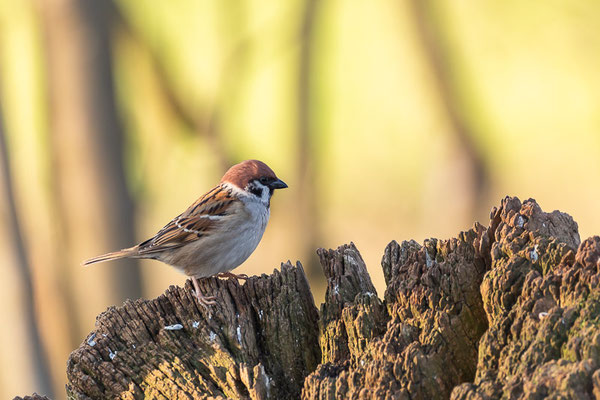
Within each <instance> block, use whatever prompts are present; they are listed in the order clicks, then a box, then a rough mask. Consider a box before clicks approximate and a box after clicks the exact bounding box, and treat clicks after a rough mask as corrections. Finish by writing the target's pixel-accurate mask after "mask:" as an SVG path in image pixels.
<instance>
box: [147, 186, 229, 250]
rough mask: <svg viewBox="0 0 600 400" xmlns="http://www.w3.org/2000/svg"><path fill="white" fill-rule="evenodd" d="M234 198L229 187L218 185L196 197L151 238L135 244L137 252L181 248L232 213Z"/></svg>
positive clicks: (212, 228)
mask: <svg viewBox="0 0 600 400" xmlns="http://www.w3.org/2000/svg"><path fill="white" fill-rule="evenodd" d="M236 202H239V200H236V199H235V198H234V197H233V196H232V195H231V192H230V191H229V190H227V189H226V188H224V187H223V186H221V185H219V186H217V187H215V188H214V189H213V190H211V191H210V192H208V193H206V194H205V195H204V196H202V197H200V198H199V199H198V200H197V201H196V202H195V203H194V204H192V205H191V206H190V207H189V208H188V209H187V210H185V211H184V212H183V213H182V214H181V215H179V216H177V217H176V218H175V219H173V220H172V221H171V222H169V223H168V224H167V225H165V227H164V228H162V229H161V230H160V231H159V232H158V233H157V234H156V235H155V236H154V237H152V238H150V239H148V240H146V241H145V242H142V243H140V244H139V245H138V251H139V254H140V255H142V254H152V253H155V252H160V251H163V250H166V249H173V248H177V247H181V246H183V245H186V244H188V243H191V242H193V241H196V240H198V239H200V238H203V237H206V236H209V235H211V234H212V233H214V231H215V230H216V229H217V228H218V227H219V226H220V225H221V224H223V223H224V222H225V220H226V219H227V218H228V217H230V216H231V215H232V214H233V213H234V212H235V209H236V207H235V203H236Z"/></svg>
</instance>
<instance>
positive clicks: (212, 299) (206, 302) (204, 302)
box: [192, 277, 217, 317]
mask: <svg viewBox="0 0 600 400" xmlns="http://www.w3.org/2000/svg"><path fill="white" fill-rule="evenodd" d="M192 283H193V284H194V292H195V293H194V295H195V296H196V298H197V299H198V303H199V304H200V305H201V306H202V307H203V308H204V310H205V311H206V312H207V313H208V315H209V317H210V309H209V308H208V306H214V305H215V304H217V297H216V296H202V294H200V285H199V284H198V279H196V278H195V277H192Z"/></svg>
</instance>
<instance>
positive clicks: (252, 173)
mask: <svg viewBox="0 0 600 400" xmlns="http://www.w3.org/2000/svg"><path fill="white" fill-rule="evenodd" d="M221 183H228V184H230V185H233V186H235V187H237V188H238V189H240V190H243V191H244V192H246V193H247V194H248V195H253V196H256V197H257V198H258V199H261V200H262V201H264V202H266V203H267V204H268V203H269V200H270V199H271V196H272V195H273V191H274V190H275V189H284V188H286V187H288V185H287V184H286V183H285V182H283V181H282V180H281V179H279V178H277V175H275V172H273V170H272V169H271V168H269V166H268V165H267V164H265V163H264V162H262V161H258V160H246V161H243V162H241V163H239V164H236V165H234V166H233V167H231V168H229V170H228V171H227V172H226V173H225V175H223V178H222V179H221Z"/></svg>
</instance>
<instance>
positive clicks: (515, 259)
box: [67, 197, 600, 399]
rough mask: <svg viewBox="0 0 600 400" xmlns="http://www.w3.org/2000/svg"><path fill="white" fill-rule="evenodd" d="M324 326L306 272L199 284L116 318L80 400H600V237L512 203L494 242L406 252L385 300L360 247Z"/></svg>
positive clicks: (76, 374) (338, 264)
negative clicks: (207, 302)
mask: <svg viewBox="0 0 600 400" xmlns="http://www.w3.org/2000/svg"><path fill="white" fill-rule="evenodd" d="M318 254H319V257H320V260H321V264H322V267H323V269H324V271H325V276H326V278H327V292H326V296H325V303H323V304H322V305H321V307H320V311H319V312H318V311H317V309H316V307H315V305H314V302H313V298H312V295H311V292H310V289H309V286H308V283H307V281H306V277H305V275H304V271H303V269H302V266H301V265H300V264H299V263H298V264H297V265H296V266H292V265H291V264H290V263H289V262H288V263H286V264H283V265H282V268H281V271H275V272H274V273H273V274H272V275H269V276H267V275H262V276H260V277H252V278H250V279H249V280H248V281H247V282H246V283H245V284H239V283H238V282H237V281H231V280H229V281H226V280H220V279H217V278H210V279H206V280H203V281H201V289H202V292H203V294H204V295H214V296H216V297H217V298H218V304H217V305H216V306H213V307H212V313H211V314H210V315H209V314H207V312H206V311H205V310H204V309H203V308H202V307H199V306H198V304H197V302H196V300H195V298H194V297H193V294H192V287H191V284H190V282H189V281H188V282H187V283H186V286H185V288H178V287H170V288H169V289H168V290H167V291H166V293H165V294H164V295H162V296H159V297H158V298H157V299H154V300H148V301H147V300H136V301H134V302H131V301H128V302H126V303H125V304H124V305H123V306H122V307H111V308H109V309H108V310H107V311H106V312H104V313H103V314H101V315H100V316H99V317H98V319H97V322H96V329H95V330H94V332H92V333H91V334H90V335H89V336H88V337H87V339H86V340H85V341H84V342H83V343H82V345H81V346H80V347H79V348H78V349H77V350H75V351H74V352H73V353H72V354H71V357H70V359H69V362H68V367H67V375H68V380H69V383H68V386H67V391H68V395H69V397H70V398H74V399H90V398H92V399H100V398H124V399H137V398H157V399H194V398H201V399H205V398H219V399H220V398H235V399H246V398H251V399H296V398H303V399H339V398H348V399H363V398H364V399H389V398H393V399H430V398H433V399H449V398H452V399H495V398H511V399H512V398H515V399H517V398H539V399H542V398H547V397H557V396H562V397H564V398H581V399H587V398H590V399H591V398H594V396H595V397H596V398H597V397H600V287H599V286H600V237H598V236H595V237H592V238H589V239H587V240H585V241H584V242H583V243H581V244H580V240H579V234H578V232H577V224H576V223H575V222H574V221H573V219H572V218H571V217H570V216H568V215H567V214H564V213H560V212H558V211H554V212H552V213H545V212H543V211H542V210H541V209H540V207H539V206H538V205H537V203H536V202H535V201H534V200H527V201H525V202H523V203H521V201H519V200H518V199H517V198H510V197H507V198H505V199H504V200H503V201H502V203H501V205H500V206H499V207H498V208H495V209H494V210H493V211H492V214H491V219H490V222H489V224H488V226H487V227H484V226H482V225H480V224H478V223H477V224H475V225H474V226H473V228H471V229H470V230H468V231H466V232H461V233H460V234H458V235H457V237H456V238H452V239H449V240H437V239H430V240H426V241H425V242H424V243H423V244H422V245H420V244H418V243H416V242H414V241H404V242H402V243H400V244H399V243H397V242H395V241H394V242H391V243H390V244H389V245H388V246H387V248H386V249H385V253H384V256H383V259H382V267H383V271H384V276H385V281H386V285H387V288H386V290H385V293H384V294H383V299H381V298H379V297H378V295H377V293H376V292H375V288H374V287H373V284H372V282H371V279H370V277H369V275H368V273H367V269H366V266H365V263H364V262H363V260H362V258H361V256H360V254H359V252H358V250H357V249H356V247H355V246H354V245H353V244H349V245H344V246H341V247H339V248H338V249H337V250H328V251H326V250H323V249H320V250H319V251H318Z"/></svg>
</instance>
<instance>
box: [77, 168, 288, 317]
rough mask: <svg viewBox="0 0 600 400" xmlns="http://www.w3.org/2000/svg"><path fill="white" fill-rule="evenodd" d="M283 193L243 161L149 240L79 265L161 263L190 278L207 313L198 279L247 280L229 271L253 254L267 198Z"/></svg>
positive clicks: (267, 173) (279, 184)
mask: <svg viewBox="0 0 600 400" xmlns="http://www.w3.org/2000/svg"><path fill="white" fill-rule="evenodd" d="M287 187H288V185H287V184H286V183H285V182H283V181H282V180H281V179H279V178H278V177H277V176H276V175H275V172H273V170H272V169H271V168H269V167H268V166H267V164H265V163H264V162H262V161H258V160H246V161H243V162H241V163H239V164H236V165H234V166H232V167H231V168H229V170H227V172H226V173H225V175H223V178H222V179H221V181H220V183H219V184H218V185H217V186H215V187H214V188H213V189H211V190H209V191H208V192H207V193H205V194H204V195H202V196H201V197H200V198H199V199H198V200H196V201H195V202H194V203H193V204H192V205H191V206H189V207H188V208H187V209H186V210H185V211H184V212H183V213H181V214H179V215H178V216H177V217H175V218H173V219H172V220H171V221H170V222H169V223H168V224H166V225H165V226H164V227H163V228H162V229H161V230H159V231H158V233H157V234H156V235H154V236H153V237H151V238H149V239H148V240H145V241H143V242H141V243H139V244H137V245H135V246H133V247H129V248H126V249H123V250H119V251H114V252H110V253H106V254H102V255H100V256H97V257H94V258H90V259H89V260H86V261H84V262H83V264H84V265H90V264H95V263H99V262H104V261H110V260H117V259H122V258H147V259H153V260H158V261H162V262H163V263H166V264H169V265H171V266H173V267H175V268H177V269H178V270H180V271H182V272H183V273H185V274H186V275H187V276H189V277H191V279H192V283H193V285H194V289H195V296H196V297H197V299H198V301H199V302H200V304H201V305H202V306H203V307H204V308H207V307H208V306H209V305H213V304H216V301H215V300H216V298H215V297H214V296H203V295H202V294H201V293H200V286H199V284H198V279H202V278H206V277H209V276H213V275H216V276H219V277H227V278H230V279H231V278H237V279H247V278H248V277H247V276H246V275H236V274H233V273H231V272H230V271H231V270H233V269H234V268H236V267H238V266H239V265H240V264H242V263H243V262H244V261H246V259H247V258H248V257H249V256H250V255H251V254H252V253H253V252H254V250H255V249H256V247H257V246H258V243H259V242H260V240H261V238H262V236H263V233H264V232H265V229H266V227H267V223H268V221H269V216H270V205H271V196H273V192H274V191H275V190H276V189H284V188H287Z"/></svg>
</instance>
